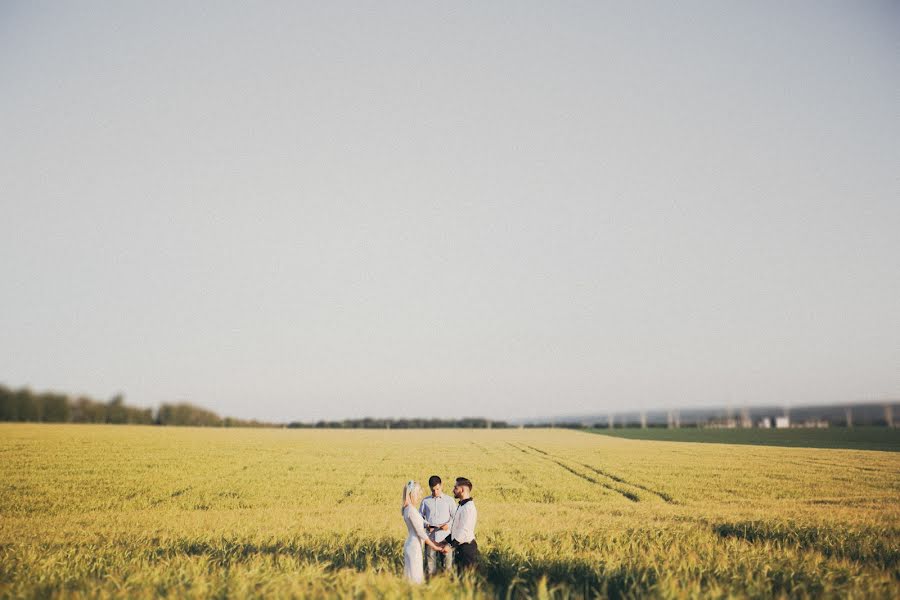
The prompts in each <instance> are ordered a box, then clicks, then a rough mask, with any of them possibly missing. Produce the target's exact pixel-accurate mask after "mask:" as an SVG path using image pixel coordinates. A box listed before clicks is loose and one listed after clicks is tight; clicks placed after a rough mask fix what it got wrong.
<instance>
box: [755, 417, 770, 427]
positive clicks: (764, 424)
mask: <svg viewBox="0 0 900 600" xmlns="http://www.w3.org/2000/svg"><path fill="white" fill-rule="evenodd" d="M757 427H759V428H760V429H769V428H771V427H772V419H770V418H769V417H763V418H762V419H760V420H759V424H758V425H757Z"/></svg>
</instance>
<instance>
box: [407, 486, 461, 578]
mask: <svg viewBox="0 0 900 600" xmlns="http://www.w3.org/2000/svg"><path fill="white" fill-rule="evenodd" d="M428 487H429V488H431V495H430V496H427V497H426V498H424V499H422V486H420V485H419V484H418V483H416V482H415V481H409V482H407V484H406V485H405V486H404V487H403V510H402V514H403V521H404V522H405V523H406V530H407V532H408V533H409V535H408V536H407V538H406V543H404V544H403V574H404V576H405V577H406V578H407V579H408V580H409V581H411V582H412V583H422V582H424V581H425V573H424V570H423V564H422V562H423V561H422V544H423V543H424V544H425V547H426V552H427V556H428V575H429V576H431V575H434V573H435V571H436V570H437V563H438V555H440V556H441V557H442V558H443V562H444V570H445V571H449V570H450V569H451V568H452V567H453V563H454V562H455V563H456V568H457V570H458V571H460V572H462V571H464V570H466V569H471V568H474V567H475V563H476V562H477V561H478V544H477V543H475V522H476V521H477V520H478V511H476V510H475V503H474V502H473V501H472V482H471V481H469V480H468V479H466V478H465V477H457V478H456V485H454V486H453V497H454V498H456V499H457V500H459V505H457V504H456V503H455V502H454V501H453V500H452V499H450V497H448V496H447V495H445V494H444V493H443V489H442V484H441V478H440V477H438V476H437V475H432V476H431V477H430V478H429V479H428ZM419 500H421V501H422V504H421V506H420V507H419V508H416V505H417V504H418V503H419Z"/></svg>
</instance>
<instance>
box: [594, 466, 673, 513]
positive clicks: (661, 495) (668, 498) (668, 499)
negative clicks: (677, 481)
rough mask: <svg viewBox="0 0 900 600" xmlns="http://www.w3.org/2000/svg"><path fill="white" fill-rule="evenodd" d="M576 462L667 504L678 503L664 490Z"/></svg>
mask: <svg viewBox="0 0 900 600" xmlns="http://www.w3.org/2000/svg"><path fill="white" fill-rule="evenodd" d="M578 464H580V465H581V466H582V467H584V468H585V469H590V470H591V471H593V472H594V473H596V474H597V475H602V476H603V477H608V478H610V479H612V480H613V481H616V482H618V483H621V484H623V485H630V486H631V487H636V488H637V489H639V490H644V491H645V492H648V493H650V494H653V495H654V496H658V497H659V498H660V499H661V500H662V501H663V502H666V503H668V504H678V503H677V502H676V501H675V498H673V497H672V496H670V495H669V494H667V493H665V492H660V491H658V490H654V489H653V488H651V487H647V486H646V485H644V484H642V483H634V482H632V481H628V480H627V479H624V478H622V477H619V476H618V475H613V474H612V473H610V472H609V471H604V470H603V469H599V468H597V467H594V466H591V465H589V464H586V463H578Z"/></svg>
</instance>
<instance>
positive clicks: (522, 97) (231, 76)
mask: <svg viewBox="0 0 900 600" xmlns="http://www.w3.org/2000/svg"><path fill="white" fill-rule="evenodd" d="M898 31H900V8H898V5H897V4H892V3H889V2H880V1H873V2H858V3H841V2H798V3H790V4H783V3H776V2H753V3H740V4H738V3H735V4H730V3H729V4H727V5H726V4H724V3H716V2H699V3H697V2H688V3H677V4H671V5H666V4H663V3H658V4H655V3H654V4H651V3H648V4H642V5H640V6H638V5H636V4H634V3H594V2H572V3H565V4H561V3H549V4H548V3H532V2H525V3H520V2H516V3H496V4H491V5H483V4H481V3H466V4H459V5H448V4H446V3H421V2H416V3H390V4H384V3H355V2H354V3H309V4H301V3H292V2H288V3H274V2H273V3H259V4H257V5H242V4H238V3H218V2H211V3H190V4H189V5H185V4H182V3H178V4H176V3H174V2H161V3H150V4H146V5H145V6H138V5H136V4H134V3H114V2H83V3H67V4H59V3H57V4H53V3H48V4H40V3H32V2H9V1H7V2H3V3H2V4H0V136H2V140H3V141H2V143H0V165H2V168H0V209H2V215H3V229H4V235H3V236H2V237H0V293H2V300H0V338H2V340H3V343H2V344H0V382H2V383H5V384H6V385H9V386H14V387H18V386H22V385H30V386H32V387H33V388H35V389H38V390H44V389H53V390H59V391H64V392H68V393H73V394H77V393H84V394H88V395H92V396H95V397H97V398H108V397H110V396H111V395H113V394H114V393H116V392H119V391H121V392H124V393H125V395H126V401H127V402H128V403H129V404H135V405H145V406H150V405H156V404H159V403H160V402H167V401H179V400H185V401H190V402H194V403H197V404H200V405H203V406H206V407H208V408H211V409H213V410H216V411H217V412H219V413H221V414H228V415H233V416H238V417H255V418H260V419H268V420H281V421H284V420H293V419H299V420H307V419H319V418H343V417H363V416H376V417H379V416H394V417H404V416H408V417H411V416H424V417H459V416H470V415H480V416H487V417H492V418H501V419H502V418H506V419H514V418H521V417H533V416H536V415H552V414H562V413H583V412H603V411H606V410H609V409H616V408H618V409H631V408H654V407H666V406H687V405H690V406H703V405H724V404H732V405H740V404H744V403H749V404H793V405H798V404H805V403H818V402H844V401H851V400H861V399H881V398H885V397H897V396H898V395H900V368H898V365H900V309H898V306H900V303H898V298H900V268H898V267H900V176H898V173H900V141H898V140H900V110H898V106H900V41H898V40H900V36H898V35H897V33H898Z"/></svg>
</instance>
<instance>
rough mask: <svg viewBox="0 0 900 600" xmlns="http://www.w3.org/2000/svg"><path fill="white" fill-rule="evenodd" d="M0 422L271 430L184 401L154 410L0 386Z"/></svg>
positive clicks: (114, 400) (120, 401)
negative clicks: (259, 428) (187, 426)
mask: <svg viewBox="0 0 900 600" xmlns="http://www.w3.org/2000/svg"><path fill="white" fill-rule="evenodd" d="M0 421H20V422H23V421H25V422H38V423H118V424H134V425H189V426H195V427H272V426H274V425H272V424H270V423H263V422H260V421H256V420H245V419H235V418H233V417H220V416H219V415H217V414H216V413H214V412H213V411H211V410H207V409H205V408H201V407H199V406H195V405H193V404H190V403H187V402H178V403H164V404H162V405H160V407H159V408H158V409H156V410H154V409H152V408H138V407H135V406H129V405H127V404H125V399H124V397H122V395H121V394H120V395H116V396H114V397H113V398H112V399H111V400H109V401H108V402H102V401H100V400H95V399H93V398H88V397H85V396H79V397H77V398H72V397H70V396H67V395H66V394H60V393H57V392H40V393H36V392H32V391H31V390H30V389H28V388H27V387H25V388H19V389H15V390H14V389H11V388H8V387H6V386H4V385H0Z"/></svg>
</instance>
